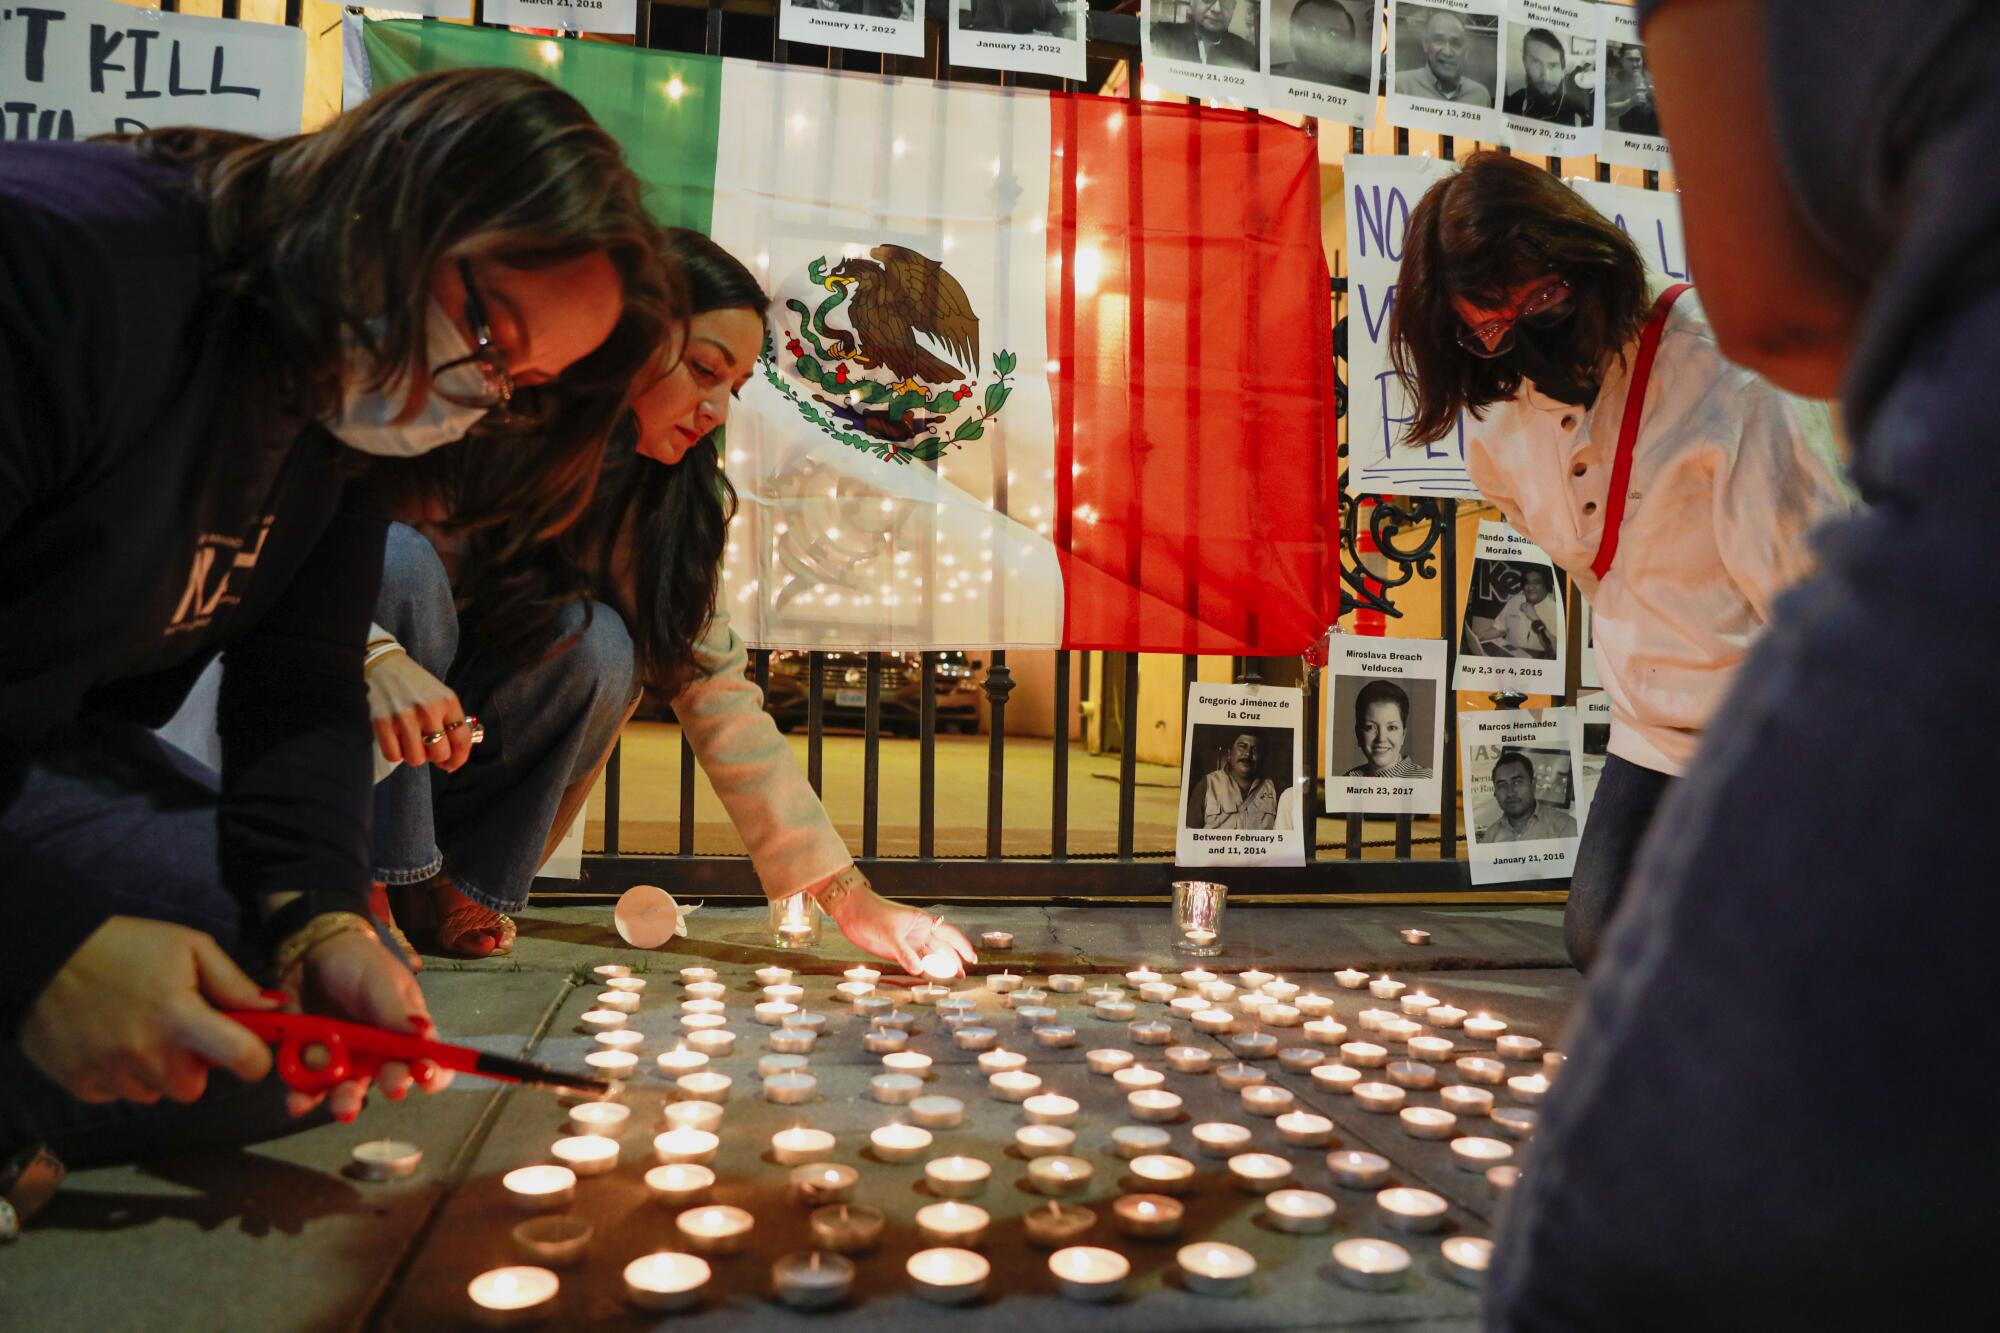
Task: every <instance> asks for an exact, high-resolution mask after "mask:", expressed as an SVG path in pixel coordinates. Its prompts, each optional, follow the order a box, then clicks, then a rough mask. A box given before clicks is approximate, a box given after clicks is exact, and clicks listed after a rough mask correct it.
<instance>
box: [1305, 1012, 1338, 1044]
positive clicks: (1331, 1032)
mask: <svg viewBox="0 0 2000 1333" xmlns="http://www.w3.org/2000/svg"><path fill="white" fill-rule="evenodd" d="M1305 1037H1306V1040H1307V1041H1310V1042H1314V1043H1317V1044H1318V1045H1321V1046H1333V1047H1337V1046H1339V1045H1340V1044H1341V1043H1342V1042H1344V1041H1346V1040H1347V1025H1346V1024H1345V1023H1342V1022H1341V1021H1340V1020H1338V1019H1335V1018H1315V1019H1314V1020H1313V1021H1312V1022H1310V1023H1307V1024H1306V1025H1305Z"/></svg>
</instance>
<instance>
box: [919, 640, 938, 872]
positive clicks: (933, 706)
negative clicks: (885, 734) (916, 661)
mask: <svg viewBox="0 0 2000 1333" xmlns="http://www.w3.org/2000/svg"><path fill="white" fill-rule="evenodd" d="M923 661H924V667H923V676H922V681H923V683H922V685H921V686H920V687H919V691H918V692H919V694H920V696H921V702H920V703H919V704H918V715H917V719H918V720H917V858H918V859H919V860H923V861H928V860H930V859H931V858H932V857H934V856H936V855H937V667H938V655H937V654H936V653H930V652H927V653H925V654H924V656H923Z"/></svg>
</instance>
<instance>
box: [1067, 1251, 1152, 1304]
mask: <svg viewBox="0 0 2000 1333" xmlns="http://www.w3.org/2000/svg"><path fill="white" fill-rule="evenodd" d="M1049 1272H1051V1273H1053V1274H1055V1279H1056V1290H1057V1291H1060V1292H1061V1293H1062V1294H1063V1295H1064V1296H1066V1297H1068V1298H1069V1299H1070V1300H1073V1301H1111V1300H1116V1299H1118V1297H1119V1296H1120V1295H1121V1294H1122V1293H1123V1292H1124V1290H1125V1279H1126V1277H1127V1276H1128V1275H1130V1273H1131V1272H1132V1263H1131V1261H1130V1260H1129V1259H1127V1258H1126V1257H1125V1256H1124V1255H1122V1254H1119V1253H1118V1252H1117V1251H1115V1250H1105V1249H1099V1248H1098V1247H1096V1246H1093V1245H1072V1246H1071V1247H1069V1248H1068V1249H1066V1250H1057V1251H1056V1252H1055V1253H1054V1254H1052V1255H1050V1256H1049Z"/></svg>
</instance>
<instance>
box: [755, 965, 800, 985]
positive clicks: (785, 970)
mask: <svg viewBox="0 0 2000 1333" xmlns="http://www.w3.org/2000/svg"><path fill="white" fill-rule="evenodd" d="M791 980H792V969H790V968H789V967H760V968H758V969H757V984H758V985H759V986H785V985H789V984H790V983H791Z"/></svg>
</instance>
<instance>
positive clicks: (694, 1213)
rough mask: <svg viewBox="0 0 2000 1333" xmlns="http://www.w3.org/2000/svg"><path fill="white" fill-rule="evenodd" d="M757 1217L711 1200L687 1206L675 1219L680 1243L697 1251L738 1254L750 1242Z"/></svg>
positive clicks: (713, 1253) (701, 1252)
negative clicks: (695, 1206) (694, 1205)
mask: <svg viewBox="0 0 2000 1333" xmlns="http://www.w3.org/2000/svg"><path fill="white" fill-rule="evenodd" d="M756 1225H757V1219H756V1218H755V1217H753V1216H751V1215H750V1213H749V1212H747V1211H745V1210H744V1209H741V1208H733V1207H731V1206H729V1205H728V1204H722V1203H710V1204H703V1205H702V1206H701V1207H699V1208H690V1209H688V1210H687V1211H686V1212H684V1213H682V1214H681V1215H680V1216H678V1217H676V1218H675V1219H674V1230H675V1231H676V1232H678V1233H679V1234H680V1238H681V1242H682V1243H683V1244H685V1245H686V1246H687V1247H688V1248H689V1249H690V1250H693V1251H694V1252H695V1253H696V1254H709V1255H725V1254H741V1253H742V1252H743V1248H744V1246H746V1245H748V1244H749V1243H750V1232H751V1231H752V1230H753V1229H754V1228H755V1227H756Z"/></svg>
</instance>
